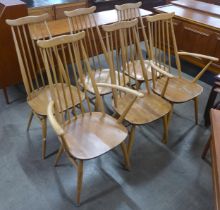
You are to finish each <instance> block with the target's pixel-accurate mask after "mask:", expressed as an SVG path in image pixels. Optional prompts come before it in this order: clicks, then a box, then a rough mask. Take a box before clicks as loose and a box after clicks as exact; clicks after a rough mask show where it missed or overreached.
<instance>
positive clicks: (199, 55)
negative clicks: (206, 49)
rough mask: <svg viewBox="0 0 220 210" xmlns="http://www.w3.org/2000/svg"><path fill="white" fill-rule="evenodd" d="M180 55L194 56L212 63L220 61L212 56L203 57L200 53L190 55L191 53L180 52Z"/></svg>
mask: <svg viewBox="0 0 220 210" xmlns="http://www.w3.org/2000/svg"><path fill="white" fill-rule="evenodd" d="M178 54H179V55H188V56H192V57H199V58H204V59H207V60H210V61H216V62H217V61H219V59H218V58H216V57H212V56H208V55H203V54H198V53H189V52H178Z"/></svg>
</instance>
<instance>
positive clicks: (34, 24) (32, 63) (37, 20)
mask: <svg viewBox="0 0 220 210" xmlns="http://www.w3.org/2000/svg"><path fill="white" fill-rule="evenodd" d="M47 18H48V14H43V15H39V16H26V17H22V18H19V19H15V20H6V22H7V24H8V25H10V26H11V30H12V35H13V39H14V43H15V48H16V52H17V56H18V61H19V65H20V70H21V75H22V79H23V83H24V87H25V90H26V92H27V103H28V105H29V106H30V108H31V115H30V118H29V121H28V127H27V130H29V128H30V125H31V121H32V119H33V116H34V115H35V116H36V117H37V118H38V119H39V120H40V123H41V127H42V159H44V158H45V154H46V135H47V106H48V103H49V99H50V98H51V95H50V90H49V86H48V82H47V79H46V77H45V70H44V68H43V62H42V60H41V59H40V58H41V56H40V51H39V49H38V48H37V46H36V41H37V40H38V39H39V37H37V36H35V35H33V37H30V34H34V31H35V30H39V29H40V30H41V32H42V33H41V35H40V36H41V37H50V38H51V34H50V30H49V28H48V25H47V22H46V20H47ZM30 32H31V33H30ZM72 88H73V89H74V90H75V87H72ZM82 95H83V93H82ZM82 97H84V96H82ZM77 104H79V100H76V103H75V105H77ZM69 108H70V107H69Z"/></svg>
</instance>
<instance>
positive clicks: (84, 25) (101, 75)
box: [64, 6, 112, 96]
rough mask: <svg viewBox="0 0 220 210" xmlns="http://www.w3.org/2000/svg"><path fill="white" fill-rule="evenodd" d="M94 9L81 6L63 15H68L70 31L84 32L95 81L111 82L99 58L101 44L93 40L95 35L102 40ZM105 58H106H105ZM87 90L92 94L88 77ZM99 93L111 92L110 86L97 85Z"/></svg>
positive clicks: (93, 7) (92, 90)
mask: <svg viewBox="0 0 220 210" xmlns="http://www.w3.org/2000/svg"><path fill="white" fill-rule="evenodd" d="M95 10H96V7H95V6H92V7H90V8H83V9H76V10H73V11H65V12H64V13H65V15H66V16H67V17H68V23H69V28H70V33H71V34H73V33H77V32H80V31H83V30H84V31H85V32H86V37H85V40H84V42H85V48H86V52H87V53H88V55H89V56H90V61H91V63H92V66H93V67H92V68H93V71H95V81H96V82H101V83H102V82H104V83H109V84H111V78H110V74H109V69H108V68H104V66H103V63H102V61H104V60H103V59H102V58H101V55H100V54H101V53H102V52H103V51H102V47H101V44H100V43H98V42H96V41H94V40H96V39H95V37H96V36H99V37H100V42H101V41H102V39H103V38H102V36H101V35H100V33H101V32H100V30H99V27H97V23H96V20H95V18H94V14H93V13H94V12H95ZM105 60H106V58H105ZM85 82H86V84H87V86H88V90H89V92H90V93H92V94H94V89H93V86H92V83H91V80H90V79H89V77H88V78H87V77H86V80H85ZM98 89H99V93H100V94H101V96H104V95H106V94H109V93H111V92H112V89H111V88H108V87H98Z"/></svg>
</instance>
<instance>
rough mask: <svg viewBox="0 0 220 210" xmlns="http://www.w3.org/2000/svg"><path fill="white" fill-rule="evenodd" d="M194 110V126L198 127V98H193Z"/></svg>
mask: <svg viewBox="0 0 220 210" xmlns="http://www.w3.org/2000/svg"><path fill="white" fill-rule="evenodd" d="M193 100H194V109H195V122H196V125H198V119H199V118H198V103H199V98H198V97H195V98H194V99H193Z"/></svg>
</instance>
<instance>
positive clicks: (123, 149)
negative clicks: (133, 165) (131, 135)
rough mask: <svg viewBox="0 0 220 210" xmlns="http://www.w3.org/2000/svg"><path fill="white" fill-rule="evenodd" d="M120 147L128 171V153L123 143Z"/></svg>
mask: <svg viewBox="0 0 220 210" xmlns="http://www.w3.org/2000/svg"><path fill="white" fill-rule="evenodd" d="M120 146H121V150H122V152H123V155H124V162H125V163H124V164H125V168H126V169H127V170H130V159H129V156H128V152H127V148H126V145H125V142H122V143H121V144H120Z"/></svg>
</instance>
